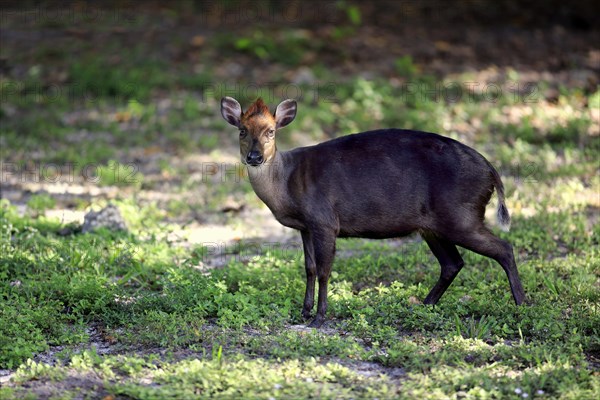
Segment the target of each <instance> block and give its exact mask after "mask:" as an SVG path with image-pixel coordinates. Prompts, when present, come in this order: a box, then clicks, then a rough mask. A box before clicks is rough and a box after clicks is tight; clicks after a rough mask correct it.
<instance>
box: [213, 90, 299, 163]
mask: <svg viewBox="0 0 600 400" xmlns="http://www.w3.org/2000/svg"><path fill="white" fill-rule="evenodd" d="M221 114H222V115H223V118H225V120H226V121H227V122H229V123H230V124H231V125H234V126H237V127H238V128H239V130H240V155H241V157H242V162H243V163H248V164H250V165H253V166H256V165H259V164H262V163H264V162H270V161H272V160H273V158H274V157H275V153H276V152H277V146H276V145H275V131H276V130H277V129H279V128H283V127H284V126H286V125H287V124H289V123H290V122H292V121H293V120H294V117H295V116H296V102H295V101H294V100H289V99H288V100H284V101H283V102H281V103H280V104H279V105H278V106H277V110H276V111H275V114H271V112H270V111H269V107H267V105H266V104H265V103H264V102H263V100H262V99H261V98H259V99H257V100H256V101H255V102H254V103H252V104H251V105H250V107H248V110H247V111H246V112H245V113H243V112H242V108H241V106H240V104H239V103H238V102H237V101H236V100H235V99H233V98H231V97H224V98H223V99H222V100H221Z"/></svg>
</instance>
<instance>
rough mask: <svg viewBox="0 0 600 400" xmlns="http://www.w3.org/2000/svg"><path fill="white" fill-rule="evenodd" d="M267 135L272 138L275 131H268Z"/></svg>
mask: <svg viewBox="0 0 600 400" xmlns="http://www.w3.org/2000/svg"><path fill="white" fill-rule="evenodd" d="M267 135H268V136H269V137H270V138H272V137H273V136H275V129H269V132H267Z"/></svg>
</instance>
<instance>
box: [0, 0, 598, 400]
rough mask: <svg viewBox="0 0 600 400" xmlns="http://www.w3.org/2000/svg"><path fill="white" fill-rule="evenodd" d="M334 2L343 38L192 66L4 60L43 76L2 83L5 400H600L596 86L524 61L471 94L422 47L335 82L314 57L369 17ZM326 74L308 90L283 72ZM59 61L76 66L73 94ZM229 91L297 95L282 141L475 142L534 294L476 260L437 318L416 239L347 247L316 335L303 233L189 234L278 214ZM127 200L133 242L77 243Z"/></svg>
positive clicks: (222, 42)
mask: <svg viewBox="0 0 600 400" xmlns="http://www.w3.org/2000/svg"><path fill="white" fill-rule="evenodd" d="M182 4H183V3H182ZM190 4H191V3H190ZM227 4H229V3H227ZM231 4H234V3H231ZM182 7H183V6H182ZM232 7H233V6H232ZM336 7H338V8H339V10H341V12H342V16H343V18H342V20H341V24H339V26H337V27H336V28H335V29H331V31H330V32H329V31H328V32H329V33H327V35H329V36H327V40H322V38H321V39H317V38H315V37H313V36H312V35H311V32H308V31H306V30H302V29H290V30H286V31H285V32H279V31H277V32H267V31H264V33H263V31H262V30H252V29H249V30H248V31H247V32H246V34H245V35H241V36H240V35H237V34H236V35H234V34H233V33H221V34H218V35H215V36H214V38H212V39H211V40H206V38H205V37H203V36H197V37H192V38H188V37H185V38H181V37H178V38H175V39H173V40H176V41H180V42H181V43H179V42H178V43H179V45H180V47H181V48H184V49H186V50H185V54H179V55H178V56H177V57H181V58H185V57H188V58H189V59H190V60H195V61H194V62H190V63H189V65H188V64H186V63H177V62H173V63H167V62H166V61H164V60H163V59H162V58H161V57H160V54H156V53H155V51H156V50H155V48H153V47H152V46H151V44H146V43H145V42H144V43H139V44H135V45H132V46H131V47H130V48H126V47H124V46H122V45H120V44H119V41H118V40H115V39H114V38H113V39H107V43H106V46H103V47H102V48H86V47H85V46H84V47H82V48H81V49H78V51H80V52H81V54H80V55H81V57H78V60H79V61H77V62H70V60H71V55H70V52H67V51H63V50H61V49H60V48H59V49H58V50H55V47H56V46H51V47H52V49H50V48H49V47H50V46H49V47H48V48H44V46H40V48H39V49H37V50H36V51H37V52H39V54H37V55H36V57H39V59H40V60H42V61H47V62H42V61H39V62H38V61H36V62H35V63H33V65H30V64H31V60H23V59H22V57H24V56H23V55H20V53H19V52H18V51H16V50H15V49H12V50H11V49H8V50H3V51H5V52H6V53H3V54H7V57H8V58H9V59H11V60H12V59H14V60H15V62H16V63H19V62H21V63H24V65H27V66H28V68H25V69H24V70H23V71H24V72H23V73H22V74H21V75H14V76H13V75H11V76H10V78H7V77H6V76H4V75H3V76H2V77H0V89H2V97H3V104H2V107H0V122H1V123H0V145H1V146H0V160H1V161H2V164H1V167H2V171H1V172H2V174H3V175H2V178H3V182H2V183H3V184H4V183H5V182H6V188H7V193H8V194H9V195H7V196H6V197H4V196H3V199H2V200H0V302H1V307H0V369H1V370H5V371H1V372H2V374H4V373H5V372H6V373H10V374H11V380H10V381H9V382H4V383H3V385H4V386H2V387H0V398H2V399H5V398H6V399H11V398H15V399H17V398H19V399H20V398H32V399H33V398H38V397H49V398H56V399H59V398H60V399H69V398H82V397H84V398H85V396H88V397H90V398H96V397H99V398H105V399H110V398H136V399H156V398H191V397H194V396H196V397H199V398H210V397H213V398H225V399H230V398H242V397H244V398H257V399H271V398H275V399H296V398H323V399H352V398H354V399H358V398H373V399H375V398H377V399H387V398H389V399H396V398H406V399H415V398H419V399H421V398H422V399H439V398H453V399H454V398H473V399H474V398H490V399H493V398H498V399H500V398H501V399H504V398H508V399H511V398H512V399H525V398H540V399H541V398H564V399H597V398H600V370H599V368H600V255H599V254H598V252H599V251H598V249H599V246H598V245H599V237H600V224H599V223H598V218H599V210H600V203H599V201H598V193H599V191H600V177H599V175H598V158H597V157H598V156H597V154H599V152H600V136H598V135H599V134H600V132H599V128H598V121H597V117H598V108H599V107H600V92H598V91H596V92H594V93H584V92H582V90H580V89H578V88H573V87H560V88H559V89H560V90H559V91H558V94H557V95H556V98H554V99H548V98H546V95H545V90H546V89H547V88H548V87H550V86H551V84H553V83H552V82H545V81H540V82H537V83H536V86H535V87H534V89H532V90H529V91H528V90H523V87H524V85H525V82H524V81H522V80H521V78H520V77H519V74H518V73H517V72H516V71H513V70H510V68H509V69H508V72H507V73H506V74H505V75H506V76H505V77H500V78H498V79H497V80H495V81H485V82H484V81H481V82H478V84H479V86H472V85H471V86H469V82H471V83H472V82H477V79H478V78H477V77H474V76H472V75H471V74H470V73H464V74H457V75H455V76H451V77H436V76H433V75H429V74H425V73H423V72H422V68H421V66H419V65H417V64H416V63H415V62H414V60H413V58H412V57H411V56H410V55H405V56H402V57H398V58H394V59H392V60H391V63H390V65H392V68H393V70H394V71H393V76H392V77H391V78H390V77H386V78H383V77H379V76H378V75H376V76H373V77H364V76H359V75H358V74H356V75H348V77H347V78H341V77H340V75H339V74H336V72H334V71H332V70H331V69H330V68H329V67H328V65H327V64H326V63H321V62H320V61H318V59H319V58H318V57H317V56H323V55H327V56H329V57H334V58H336V59H337V58H339V59H340V60H347V59H348V57H349V56H348V54H347V50H346V49H345V48H344V46H342V45H340V43H343V41H344V40H345V38H347V37H349V36H351V35H353V34H354V33H355V32H356V31H357V30H358V29H359V28H360V26H361V23H362V22H361V21H362V18H363V16H362V15H361V13H360V10H359V9H358V7H357V6H355V5H353V3H350V2H336ZM75 33H77V32H75ZM157 36H159V35H157ZM182 43H183V44H182ZM200 49H201V50H200ZM97 52H99V53H100V54H97ZM200 53H201V54H202V60H204V61H203V62H202V63H200V62H199V61H197V60H198V59H199V57H200V56H199V54H200ZM234 56H235V57H234ZM242 56H243V57H247V58H248V60H250V61H249V62H248V61H247V60H246V61H247V62H246V64H251V65H254V64H256V65H260V66H264V65H266V64H267V63H272V64H273V65H276V66H278V68H274V71H272V72H271V75H270V78H272V80H273V81H274V82H275V83H274V84H273V85H267V86H265V87H264V88H263V87H258V86H257V87H254V86H252V85H253V84H254V83H252V82H251V81H248V79H250V78H249V77H245V76H242V77H240V78H239V79H238V80H236V81H235V82H227V84H229V85H230V86H227V84H221V83H217V82H222V81H224V78H223V75H222V73H223V72H222V70H223V68H225V67H224V66H223V64H225V65H226V67H227V68H229V69H231V70H233V71H234V72H235V70H236V66H235V65H233V66H232V65H231V64H232V63H233V60H234V59H235V58H237V57H242ZM221 57H225V58H224V59H223V60H221ZM306 57H308V58H306ZM310 57H313V58H312V59H311V58H310ZM36 60H37V58H36ZM99 60H102V61H99ZM314 60H317V61H314ZM313 61H314V63H316V65H315V66H314V67H311V69H310V73H306V71H304V75H302V74H299V73H298V75H301V76H300V77H301V78H302V79H298V80H297V82H298V83H297V84H294V85H293V87H291V86H290V84H289V81H290V76H292V78H293V77H297V76H296V75H294V74H292V75H287V73H288V70H292V71H293V72H294V73H297V72H298V70H294V68H295V67H298V68H300V69H301V68H302V65H303V64H305V63H309V64H312V63H313ZM262 63H264V64H262ZM191 65H193V67H191ZM52 66H54V67H56V70H61V67H62V69H63V70H64V71H66V72H65V74H66V76H67V77H68V80H67V81H66V82H67V83H65V84H64V85H62V86H58V87H59V88H61V89H62V90H63V92H62V95H56V93H54V92H53V91H52V88H53V86H52V85H51V84H49V82H51V78H52V79H54V78H55V76H54V75H53V74H55V72H56V71H55V69H53V67H52ZM238 68H245V66H244V65H238ZM304 68H305V69H306V67H304ZM245 72H247V71H246V70H244V73H245ZM57 79H58V78H57ZM65 79H66V78H65ZM515 83H516V84H518V85H521V86H519V87H520V88H521V89H522V90H520V91H519V90H514V89H513V88H511V86H510V85H511V84H515ZM75 84H76V85H75ZM244 85H246V86H244ZM525 86H526V85H525ZM228 87H229V88H232V87H233V88H236V90H237V92H238V93H240V95H239V96H237V97H238V100H240V102H241V103H242V104H243V105H244V106H245V105H247V104H248V102H249V101H251V100H254V98H255V97H257V95H262V96H263V97H265V100H267V101H268V102H269V104H270V105H271V106H274V105H275V103H276V102H278V101H279V100H280V98H281V97H286V96H285V95H286V93H287V94H289V93H292V94H293V93H296V94H298V96H297V97H298V101H299V111H298V117H297V119H296V121H295V122H294V124H293V125H292V126H290V127H289V128H287V129H286V130H283V131H281V133H280V136H279V138H278V144H279V145H280V148H281V149H288V148H292V147H295V146H297V145H298V144H307V143H314V142H320V141H324V140H327V139H329V138H332V137H337V136H340V135H345V134H349V133H352V132H357V131H361V130H368V129H377V128H386V127H403V128H408V129H419V130H426V131H433V132H439V133H443V134H445V135H447V136H451V137H454V138H457V139H459V140H461V141H462V142H464V143H466V144H469V145H471V146H473V147H475V148H476V149H478V150H479V151H481V152H482V153H483V154H485V155H486V157H488V159H489V160H490V161H491V162H493V163H494V165H495V166H496V167H497V168H498V170H499V171H500V172H501V175H502V177H503V180H504V184H505V187H506V195H507V196H506V197H507V204H508V208H509V209H510V211H511V214H512V221H513V222H512V229H511V231H510V232H509V233H499V235H501V236H502V237H503V238H505V239H507V240H509V241H510V242H511V243H512V244H513V246H514V248H515V256H516V258H517V263H518V266H519V272H520V275H521V279H522V281H523V284H524V287H525V290H526V293H527V295H528V299H529V304H527V305H525V306H522V307H516V306H515V305H514V304H513V301H512V297H511V294H510V291H509V287H508V282H507V279H506V276H505V274H504V272H503V271H502V269H501V268H500V267H499V266H498V265H497V264H496V263H494V262H493V261H491V260H489V259H487V258H484V257H481V256H478V255H476V254H473V253H470V252H468V251H466V250H463V251H462V254H463V257H464V259H465V261H466V266H465V268H464V269H463V271H462V272H461V273H460V274H459V276H458V277H457V279H456V280H455V282H454V284H453V285H452V286H451V287H450V289H449V290H448V291H447V293H446V294H445V295H444V297H443V298H442V300H441V301H440V303H439V304H438V305H437V306H435V307H430V306H425V305H423V304H421V302H420V300H422V299H423V298H424V297H425V296H426V294H427V292H428V290H429V289H430V288H431V287H432V286H433V284H434V283H435V281H436V279H437V276H438V274H439V267H438V265H437V262H436V260H435V258H434V257H433V256H432V255H431V253H430V251H429V250H428V248H427V246H426V245H425V244H424V243H423V242H422V241H421V240H420V239H418V237H417V236H413V237H409V238H404V239H397V240H384V241H368V240H340V241H339V242H338V256H337V259H336V262H335V265H334V272H333V274H332V278H331V284H330V289H329V290H330V291H329V294H330V297H329V311H328V318H329V319H328V321H327V322H326V324H325V327H324V328H323V329H321V330H311V329H307V328H306V327H305V321H303V320H302V318H301V316H300V310H301V302H302V299H303V294H304V288H305V286H304V285H305V282H304V265H303V263H304V261H303V254H302V251H301V245H300V243H299V241H300V238H299V237H296V239H295V240H296V242H290V240H289V239H288V238H285V239H281V240H279V239H275V241H274V240H273V239H272V238H268V239H267V238H263V237H258V238H256V237H254V236H253V235H251V234H248V235H247V236H244V235H240V237H237V236H236V237H234V238H232V239H231V241H230V242H227V243H225V242H224V241H221V239H219V238H218V235H217V233H215V234H214V237H212V236H210V235H209V236H207V237H205V238H204V239H203V240H201V241H200V242H198V241H196V242H192V241H187V239H185V237H186V236H185V235H186V234H187V233H189V232H186V231H185V230H186V229H187V228H188V227H190V226H192V227H193V228H196V229H199V228H205V227H207V226H208V227H214V226H215V225H218V226H220V227H221V226H223V227H228V228H231V229H239V230H240V231H242V232H248V231H249V229H250V228H254V225H260V224H262V223H264V222H265V220H264V219H262V220H261V219H259V218H261V215H264V212H265V209H264V207H263V206H262V205H261V203H260V202H259V201H258V200H257V199H256V196H255V195H254V193H253V192H252V190H251V187H250V184H249V182H248V180H247V179H246V177H245V175H244V171H243V168H241V167H240V165H239V164H235V161H237V159H238V154H236V153H237V149H236V147H235V146H236V133H235V132H232V131H231V129H229V128H228V127H226V123H225V122H224V121H223V120H222V118H221V117H220V115H219V112H218V108H219V103H218V102H219V99H220V97H221V96H222V95H226V94H228V93H226V89H227V88H228ZM249 87H250V88H253V89H252V90H243V89H244V88H246V89H248V88H249ZM263 89H264V90H263ZM290 89H291V90H290ZM4 100H5V101H4ZM594 113H595V114H594ZM594 116H595V117H594ZM594 118H596V119H594ZM224 160H225V161H224ZM232 160H234V161H232ZM55 178H57V179H55ZM4 179H6V180H4ZM19 185H21V186H19ZM61 185H62V186H61ZM66 187H68V188H69V190H71V191H70V192H69V190H67V189H65V188H66ZM16 191H20V193H18V195H15V192H16ZM78 191H79V192H78ZM63 192H64V193H63ZM67 192H69V193H67ZM69 196H70V197H69ZM9 199H10V200H9ZM494 201H495V200H492V202H494ZM109 202H110V203H113V204H115V205H117V207H118V208H119V210H120V212H121V213H122V214H123V217H124V219H125V221H126V223H127V227H128V228H129V229H128V231H127V232H111V231H109V230H105V229H100V230H98V231H95V232H92V233H86V234H83V233H81V232H80V230H79V229H78V224H77V223H72V222H65V221H64V220H63V218H62V216H61V212H65V211H72V212H75V211H77V212H81V211H83V210H89V209H90V208H92V209H99V208H101V207H104V206H106V205H107V204H108V203H109ZM492 209H493V207H492V206H490V207H489V211H488V212H489V214H490V217H491V214H492ZM261 212H262V214H261ZM252 217H256V220H252ZM493 224H494V223H493V222H492V218H490V225H491V226H492V228H493ZM493 229H495V228H493ZM182 232H183V233H182ZM215 260H216V261H218V262H215ZM0 378H2V375H1V374H0ZM105 396H108V397H105ZM110 396H112V397H110Z"/></svg>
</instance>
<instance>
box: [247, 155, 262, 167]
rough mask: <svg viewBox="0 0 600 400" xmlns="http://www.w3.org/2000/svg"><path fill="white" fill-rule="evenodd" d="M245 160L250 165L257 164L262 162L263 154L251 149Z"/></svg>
mask: <svg viewBox="0 0 600 400" xmlns="http://www.w3.org/2000/svg"><path fill="white" fill-rule="evenodd" d="M246 162H247V163H248V164H250V165H254V166H256V165H259V164H261V163H262V162H263V156H262V154H260V152H258V151H251V152H249V153H248V155H247V156H246Z"/></svg>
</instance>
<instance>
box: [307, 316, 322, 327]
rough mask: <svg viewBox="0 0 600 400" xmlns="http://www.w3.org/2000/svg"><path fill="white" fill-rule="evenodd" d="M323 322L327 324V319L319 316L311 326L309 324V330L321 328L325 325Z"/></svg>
mask: <svg viewBox="0 0 600 400" xmlns="http://www.w3.org/2000/svg"><path fill="white" fill-rule="evenodd" d="M323 322H325V318H319V317H318V316H317V317H315V319H313V320H312V322H311V323H310V324H308V327H309V328H320V327H321V325H323Z"/></svg>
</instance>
